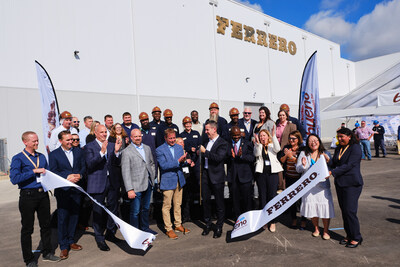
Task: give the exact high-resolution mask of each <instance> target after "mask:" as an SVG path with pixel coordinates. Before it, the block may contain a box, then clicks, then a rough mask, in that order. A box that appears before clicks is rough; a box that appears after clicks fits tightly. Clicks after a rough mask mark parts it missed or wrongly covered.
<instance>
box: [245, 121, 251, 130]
mask: <svg viewBox="0 0 400 267" xmlns="http://www.w3.org/2000/svg"><path fill="white" fill-rule="evenodd" d="M243 123H244V127H246V130H247V132H250V126H251V119H250V120H248V121H246V120H243Z"/></svg>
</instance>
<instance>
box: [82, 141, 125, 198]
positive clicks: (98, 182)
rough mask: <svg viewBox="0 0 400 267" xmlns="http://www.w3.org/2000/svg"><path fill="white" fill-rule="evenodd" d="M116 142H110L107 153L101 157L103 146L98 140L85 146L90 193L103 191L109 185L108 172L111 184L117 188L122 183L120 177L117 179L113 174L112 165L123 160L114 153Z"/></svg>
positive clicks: (116, 164) (118, 163)
mask: <svg viewBox="0 0 400 267" xmlns="http://www.w3.org/2000/svg"><path fill="white" fill-rule="evenodd" d="M114 146H115V144H114V143H108V146H107V155H106V156H103V157H101V155H100V150H101V147H100V145H99V144H98V143H97V141H96V140H95V141H93V142H90V143H88V144H86V146H85V149H84V151H85V161H86V169H87V176H88V182H87V192H88V193H90V194H99V193H103V192H104V190H105V189H106V185H107V179H108V177H107V172H108V173H109V176H110V179H109V181H108V182H109V185H110V186H111V187H113V188H115V189H116V190H117V189H118V188H119V187H118V186H119V185H120V181H119V177H117V179H115V177H113V175H112V168H111V166H118V165H120V163H121V161H120V159H119V157H117V156H116V155H115V153H114Z"/></svg>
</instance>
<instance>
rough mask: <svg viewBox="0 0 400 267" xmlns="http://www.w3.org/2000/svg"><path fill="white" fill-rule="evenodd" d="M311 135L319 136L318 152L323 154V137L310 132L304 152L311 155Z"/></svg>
mask: <svg viewBox="0 0 400 267" xmlns="http://www.w3.org/2000/svg"><path fill="white" fill-rule="evenodd" d="M311 136H315V137H317V139H318V142H319V147H318V154H319V155H321V154H322V153H324V151H325V148H324V145H323V144H322V142H321V138H319V136H318V135H316V134H310V135H309V136H308V137H307V140H306V148H305V149H304V152H305V153H306V155H310V154H311V153H312V151H311V148H310V147H309V146H308V141H309V140H310V137H311Z"/></svg>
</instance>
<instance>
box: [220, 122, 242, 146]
mask: <svg viewBox="0 0 400 267" xmlns="http://www.w3.org/2000/svg"><path fill="white" fill-rule="evenodd" d="M233 126H235V125H233V122H232V121H230V122H229V123H228V124H226V125H225V126H224V129H223V130H222V135H221V136H222V138H224V139H225V141H226V142H228V143H230V142H231V140H232V139H231V129H232V127H233ZM236 126H238V127H239V129H240V133H241V135H242V137H245V135H246V127H245V126H244V124H243V125H240V123H239V122H238V125H236Z"/></svg>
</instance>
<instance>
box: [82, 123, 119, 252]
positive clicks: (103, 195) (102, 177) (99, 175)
mask: <svg viewBox="0 0 400 267" xmlns="http://www.w3.org/2000/svg"><path fill="white" fill-rule="evenodd" d="M95 135H96V139H95V141H93V142H90V143H88V144H87V145H86V146H85V149H84V151H85V161H86V167H87V176H88V181H87V192H88V193H89V194H90V195H91V196H92V197H93V198H94V199H96V200H97V202H99V203H100V204H103V205H104V204H105V203H106V202H107V208H108V209H109V210H110V211H111V212H112V213H114V214H115V215H117V213H118V197H119V195H118V194H119V190H120V188H117V187H118V186H117V185H119V181H115V179H114V178H115V177H112V176H111V175H110V174H112V170H111V168H112V167H111V166H112V165H113V166H119V165H120V159H119V154H120V153H119V151H120V149H121V145H122V141H121V140H117V141H116V143H115V144H114V143H108V141H107V128H106V127H105V126H104V125H98V126H96V128H95ZM106 199H107V201H106ZM106 223H107V226H106ZM93 229H94V234H95V239H96V243H97V246H98V248H99V249H100V250H102V251H109V250H110V248H109V247H108V245H107V244H106V242H105V237H106V236H107V239H109V240H111V241H115V240H116V238H115V232H116V231H117V229H116V226H115V223H114V221H113V220H112V219H111V217H109V216H107V215H106V212H105V211H104V210H103V208H101V207H100V206H98V205H96V204H94V205H93ZM106 229H107V232H106V236H105V235H104V231H105V230H106Z"/></svg>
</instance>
